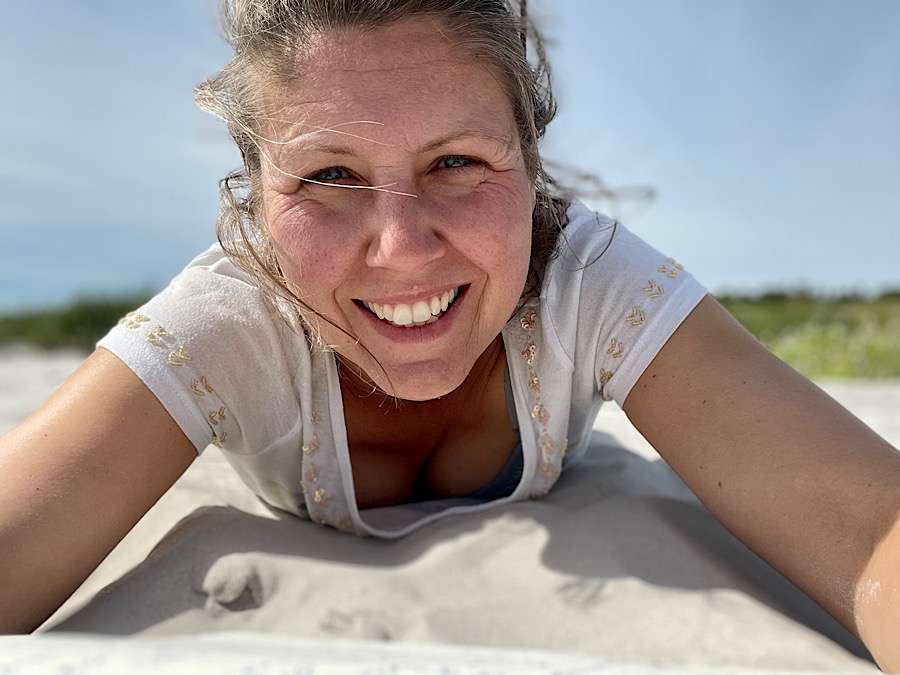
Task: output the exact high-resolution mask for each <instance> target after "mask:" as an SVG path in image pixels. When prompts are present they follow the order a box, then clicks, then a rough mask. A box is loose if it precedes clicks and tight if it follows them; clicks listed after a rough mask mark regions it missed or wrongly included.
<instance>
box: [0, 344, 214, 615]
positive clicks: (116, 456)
mask: <svg viewBox="0 0 900 675" xmlns="http://www.w3.org/2000/svg"><path fill="white" fill-rule="evenodd" d="M196 457H197V451H196V450H195V449H194V446H193V445H192V444H191V442H190V441H189V440H188V439H187V437H186V436H185V435H184V434H183V433H182V431H181V429H180V428H179V427H178V425H177V424H176V423H175V422H174V420H173V419H172V418H171V417H170V416H169V413H168V412H166V409H165V408H164V407H163V406H162V404H161V403H160V402H159V401H158V400H157V399H156V397H155V396H154V395H153V393H152V392H151V391H150V390H149V389H148V388H147V387H146V386H145V385H144V383H143V382H141V380H139V379H138V378H137V376H136V375H134V373H132V372H131V370H130V369H129V368H128V367H127V366H125V365H124V364H123V363H122V362H121V361H119V359H118V358H116V357H115V356H113V355H112V354H111V353H110V352H108V351H106V350H104V349H99V350H97V351H96V352H94V354H93V355H92V356H91V357H90V358H88V359H87V360H86V361H85V362H84V363H83V364H82V365H81V366H80V367H79V368H78V370H77V371H76V372H75V373H74V374H73V375H72V377H70V378H69V379H68V380H67V381H66V382H65V384H63V386H62V387H60V389H59V390H58V391H57V392H56V393H55V394H54V395H53V396H52V397H51V398H50V399H49V400H48V401H47V402H46V403H45V404H44V405H43V406H42V407H41V408H40V409H39V410H38V411H37V412H35V413H34V414H32V415H31V416H30V417H28V418H27V419H26V420H25V421H24V422H22V423H21V424H19V425H18V426H17V427H15V428H14V429H13V430H12V431H10V432H9V433H7V434H5V435H4V436H3V437H0V551H2V554H0V579H2V580H3V583H2V584H0V633H13V632H14V633H21V632H31V631H33V630H34V629H35V628H37V627H38V626H39V625H40V624H41V623H43V622H44V621H45V620H46V619H47V617H49V616H50V615H51V614H52V613H53V612H54V611H55V610H56V609H57V608H58V607H59V606H60V605H61V604H62V603H63V602H64V601H65V600H66V598H68V597H69V596H70V595H71V594H72V593H73V592H74V591H75V590H76V589H77V588H78V586H80V585H81V583H82V582H83V581H84V580H85V579H86V578H87V577H88V575H90V573H91V572H92V571H93V570H94V569H95V568H96V567H97V565H99V564H100V562H102V560H103V559H104V558H105V557H106V556H107V554H108V553H109V552H110V551H111V550H112V549H113V548H115V546H116V544H118V543H119V541H120V540H121V539H122V538H123V537H124V536H125V535H126V534H128V532H129V530H131V528H132V527H133V526H134V524H135V523H137V521H138V520H140V518H141V516H143V515H144V513H146V512H147V511H148V510H149V509H150V507H151V506H153V504H155V503H156V501H157V500H158V499H159V498H160V497H161V496H162V495H163V494H164V493H165V492H166V491H167V490H168V489H169V487H170V486H171V485H172V484H173V483H174V482H175V481H176V480H177V479H178V477H179V476H180V475H181V474H182V473H184V471H185V469H187V468H188V466H190V464H191V462H192V461H193V460H194V459H196Z"/></svg>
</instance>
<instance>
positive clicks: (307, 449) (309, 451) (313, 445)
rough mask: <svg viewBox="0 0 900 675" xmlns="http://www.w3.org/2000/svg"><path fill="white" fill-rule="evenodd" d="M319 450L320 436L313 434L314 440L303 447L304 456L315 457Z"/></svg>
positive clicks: (310, 440)
mask: <svg viewBox="0 0 900 675" xmlns="http://www.w3.org/2000/svg"><path fill="white" fill-rule="evenodd" d="M318 449H319V436H318V434H313V435H312V438H310V439H309V444H308V445H304V446H303V454H304V455H314V454H315V453H316V451H317V450H318Z"/></svg>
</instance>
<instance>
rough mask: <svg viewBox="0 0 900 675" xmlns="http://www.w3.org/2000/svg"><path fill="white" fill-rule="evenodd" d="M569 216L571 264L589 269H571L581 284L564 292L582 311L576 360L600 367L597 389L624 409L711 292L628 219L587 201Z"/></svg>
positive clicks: (596, 369)
mask: <svg viewBox="0 0 900 675" xmlns="http://www.w3.org/2000/svg"><path fill="white" fill-rule="evenodd" d="M569 214H570V219H569V226H568V227H567V228H566V230H565V232H566V234H567V239H568V241H569V244H568V246H567V245H566V243H565V242H563V243H562V244H561V245H562V247H563V248H564V249H567V251H566V253H565V254H564V255H563V256H562V258H563V259H564V260H566V261H568V262H567V263H564V264H563V266H564V267H566V268H567V269H569V270H572V269H577V268H578V267H581V268H583V269H581V270H580V271H579V272H577V273H571V272H570V277H569V278H570V279H571V281H570V285H573V286H576V287H577V288H576V289H570V290H569V292H564V293H562V294H561V296H560V299H561V301H562V302H564V303H569V304H570V305H576V304H577V306H571V307H570V308H569V311H573V313H574V314H576V315H577V317H578V318H577V338H576V339H575V343H576V348H575V351H576V358H575V359H574V360H575V361H576V366H577V367H578V368H579V370H581V369H583V368H585V367H592V369H593V380H594V381H593V386H594V388H595V389H594V390H595V392H596V394H597V395H599V396H600V398H601V399H602V400H603V401H615V402H616V403H617V404H618V405H619V406H620V407H622V406H624V403H625V399H626V398H627V397H628V394H629V392H630V391H631V388H632V387H633V386H634V384H635V382H637V380H638V378H639V377H640V376H641V374H642V373H643V372H644V370H645V369H646V368H647V366H648V365H650V362H651V361H652V360H653V358H654V357H655V356H656V354H657V353H659V351H660V350H661V349H662V347H663V345H664V344H665V343H666V341H667V340H668V339H669V338H670V337H671V335H672V334H673V333H674V332H675V330H676V329H677V328H678V326H679V325H680V324H681V322H682V321H684V319H685V318H686V317H687V316H688V315H689V314H690V313H691V311H692V310H693V309H694V307H696V305H697V304H698V303H699V302H700V300H702V299H703V297H704V296H705V295H706V294H707V290H706V288H705V287H704V286H703V285H701V284H700V283H699V282H698V281H697V280H696V279H695V278H694V277H693V276H692V275H691V273H690V272H689V271H688V270H686V269H685V267H684V265H682V264H681V263H680V262H678V260H677V259H676V258H674V257H670V256H669V255H666V254H664V253H662V252H660V251H658V250H657V249H656V248H654V247H653V246H651V245H650V244H649V243H647V242H646V241H644V240H643V239H641V238H640V237H639V236H637V235H636V234H634V233H633V232H632V231H631V230H629V229H628V228H627V227H626V226H625V225H623V224H622V223H620V222H618V221H615V220H613V219H611V218H609V217H607V216H604V215H602V214H598V213H595V212H593V211H591V210H590V209H588V208H587V207H586V206H584V205H583V204H580V203H576V205H573V207H572V208H571V209H570V211H569ZM576 254H577V255H576ZM576 259H577V260H578V262H579V265H578V266H577V267H575V266H573V264H572V261H574V260H576ZM585 265H586V266H585ZM561 311H566V310H565V309H563V310H561ZM578 362H580V363H578ZM588 364H590V365H588Z"/></svg>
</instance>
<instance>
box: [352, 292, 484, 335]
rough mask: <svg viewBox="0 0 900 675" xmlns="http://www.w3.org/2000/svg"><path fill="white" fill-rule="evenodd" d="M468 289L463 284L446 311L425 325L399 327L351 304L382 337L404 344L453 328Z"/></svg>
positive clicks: (440, 333) (442, 333) (363, 308)
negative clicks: (367, 319)
mask: <svg viewBox="0 0 900 675" xmlns="http://www.w3.org/2000/svg"><path fill="white" fill-rule="evenodd" d="M468 290H469V286H463V287H462V288H461V289H460V291H459V295H458V296H457V297H456V299H455V300H454V301H453V304H452V305H450V306H449V307H448V308H447V311H446V312H444V313H442V314H441V315H440V318H439V319H438V320H437V321H435V322H433V323H429V324H427V325H425V326H410V327H402V328H401V327H399V326H395V325H393V324H390V323H388V322H387V321H383V320H382V319H379V318H378V317H377V316H375V315H374V314H373V313H372V312H371V311H369V310H368V309H366V308H365V307H360V306H359V305H357V304H356V303H355V302H354V303H353V304H354V305H356V307H357V308H358V309H359V311H361V312H362V313H363V314H365V315H366V316H367V317H368V318H369V320H370V321H371V322H372V328H373V329H374V330H375V332H376V333H378V334H379V335H381V336H382V337H385V338H387V339H388V340H391V341H393V342H400V343H405V344H416V343H427V342H433V341H434V340H437V339H438V338H440V337H441V336H442V335H444V334H446V333H448V332H449V331H450V329H451V328H453V324H454V323H455V322H456V317H457V315H458V314H459V312H460V308H461V306H462V303H463V302H465V300H466V296H467V295H468Z"/></svg>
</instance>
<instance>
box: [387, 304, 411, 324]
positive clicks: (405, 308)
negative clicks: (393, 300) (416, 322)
mask: <svg viewBox="0 0 900 675" xmlns="http://www.w3.org/2000/svg"><path fill="white" fill-rule="evenodd" d="M391 321H393V322H394V323H396V324H398V325H400V326H407V325H409V324H411V323H412V322H413V315H412V309H411V308H410V306H409V305H404V304H399V305H395V306H394V316H393V318H392V319H391Z"/></svg>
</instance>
